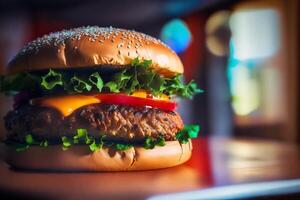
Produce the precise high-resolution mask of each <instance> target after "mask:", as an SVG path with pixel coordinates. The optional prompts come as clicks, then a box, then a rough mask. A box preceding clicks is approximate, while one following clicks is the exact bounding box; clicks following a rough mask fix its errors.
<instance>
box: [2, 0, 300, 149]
mask: <svg viewBox="0 0 300 200" xmlns="http://www.w3.org/2000/svg"><path fill="white" fill-rule="evenodd" d="M85 25H98V26H113V27H120V28H125V29H134V30H137V31H141V32H144V33H147V34H149V35H151V36H154V37H157V38H160V39H161V40H162V41H164V42H165V43H167V44H168V45H169V46H170V47H171V48H172V49H173V50H174V51H176V52H177V53H178V54H179V55H180V57H181V59H182V62H183V63H184V66H185V79H186V80H187V81H188V80H191V79H195V80H196V82H197V83H198V84H199V87H200V88H202V89H203V90H204V91H205V93H203V94H200V95H198V96H197V97H195V98H194V99H193V101H192V102H190V101H185V100H184V101H183V100H181V102H180V104H181V106H180V108H179V111H180V112H181V113H182V115H183V119H184V121H185V123H197V124H200V125H201V128H202V129H201V135H202V136H223V137H232V136H234V137H243V138H245V137H246V138H264V139H268V140H282V141H288V142H293V143H297V142H300V132H299V131H298V130H299V125H298V118H299V69H298V68H299V56H298V54H299V45H298V43H299V2H298V1H297V0H236V1H233V0H131V1H130V0H123V1H117V0H109V1H100V0H85V1H82V0H45V1H39V0H24V1H18V0H1V1H0V49H1V54H0V72H1V74H4V71H5V66H6V64H7V63H8V61H9V60H10V59H11V58H12V57H13V56H14V55H15V54H16V53H17V52H18V50H19V49H20V48H21V47H22V46H23V45H25V44H26V43H27V42H29V41H30V40H32V39H35V38H36V37H39V36H42V35H44V34H46V33H49V32H53V31H58V30H61V29H67V28H71V27H78V26H85ZM5 98H6V97H3V96H1V105H2V108H1V113H0V114H1V116H3V115H4V114H5V113H6V112H7V110H8V109H9V104H8V103H7V102H8V100H6V99H5ZM1 132H2V131H1ZM2 133H3V132H2Z"/></svg>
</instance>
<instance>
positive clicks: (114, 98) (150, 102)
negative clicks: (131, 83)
mask: <svg viewBox="0 0 300 200" xmlns="http://www.w3.org/2000/svg"><path fill="white" fill-rule="evenodd" d="M95 97H96V98H98V99H100V100H101V103H107V104H120V105H129V106H137V107H143V106H151V107H153V108H159V109H162V110H168V111H173V110H175V108H176V106H177V105H176V103H175V102H172V101H163V100H156V99H150V98H140V97H133V96H129V95H126V94H97V95H95Z"/></svg>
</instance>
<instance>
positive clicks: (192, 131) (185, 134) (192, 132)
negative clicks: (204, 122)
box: [176, 125, 200, 144]
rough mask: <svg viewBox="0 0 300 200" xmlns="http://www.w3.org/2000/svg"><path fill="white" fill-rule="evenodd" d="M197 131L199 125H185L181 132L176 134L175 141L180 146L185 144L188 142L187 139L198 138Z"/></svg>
mask: <svg viewBox="0 0 300 200" xmlns="http://www.w3.org/2000/svg"><path fill="white" fill-rule="evenodd" d="M199 131H200V126H199V125H185V126H184V128H183V130H181V131H179V132H178V133H177V134H176V139H177V140H178V141H179V142H180V143H181V144H186V143H187V142H188V141H189V139H191V138H196V137H198V133H199Z"/></svg>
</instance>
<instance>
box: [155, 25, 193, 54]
mask: <svg viewBox="0 0 300 200" xmlns="http://www.w3.org/2000/svg"><path fill="white" fill-rule="evenodd" d="M160 37H161V40H162V41H163V42H164V43H166V44H167V45H169V46H170V47H171V49H173V50H174V51H175V52H176V53H181V52H183V51H184V50H185V49H186V48H187V47H188V46H189V44H190V42H191V38H192V35H191V32H190V30H189V28H188V27H187V25H186V24H185V23H184V21H182V20H180V19H174V20H171V21H170V22H168V23H167V24H165V25H164V26H163V28H162V31H161V34H160Z"/></svg>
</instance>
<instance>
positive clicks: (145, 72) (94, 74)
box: [0, 58, 203, 98]
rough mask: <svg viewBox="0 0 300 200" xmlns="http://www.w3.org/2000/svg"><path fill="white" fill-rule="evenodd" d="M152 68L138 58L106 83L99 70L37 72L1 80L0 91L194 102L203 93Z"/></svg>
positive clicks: (194, 85)
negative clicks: (138, 94) (143, 94)
mask: <svg viewBox="0 0 300 200" xmlns="http://www.w3.org/2000/svg"><path fill="white" fill-rule="evenodd" d="M151 65H152V61H151V60H143V61H142V60H139V59H138V58H136V59H134V60H133V61H132V63H131V66H130V67H128V68H125V69H123V70H121V71H116V72H115V73H114V74H112V75H111V78H109V81H106V82H104V81H103V79H102V77H101V71H98V70H97V69H93V70H89V71H87V72H82V73H81V74H80V77H78V76H77V75H76V74H75V72H74V71H72V70H59V71H57V70H52V69H50V70H49V72H48V73H47V74H46V75H43V76H41V75H40V74H39V73H35V72H30V73H29V72H28V73H19V74H16V75H9V76H4V77H1V79H0V89H1V91H4V92H13V91H15V92H18V91H28V90H29V91H35V90H36V89H42V91H44V93H45V94H46V95H47V94H48V93H49V94H52V93H55V92H57V90H60V91H61V92H63V93H69V94H73V93H84V92H102V91H103V90H104V91H105V92H112V93H119V92H125V93H127V94H131V93H133V92H134V91H136V90H139V89H144V90H147V91H150V92H151V93H152V94H153V95H154V96H158V95H159V94H161V93H164V94H167V95H176V96H178V97H184V98H192V97H193V96H194V95H195V94H197V93H200V92H203V91H202V90H200V89H199V88H198V87H197V84H196V83H195V82H194V81H191V82H189V83H188V84H184V83H183V82H182V80H181V79H182V78H181V77H182V76H181V75H177V76H174V77H172V78H166V77H162V76H161V75H159V74H158V73H156V72H155V71H153V70H152V69H151ZM88 73H90V74H88ZM51 92H52V93H51Z"/></svg>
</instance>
